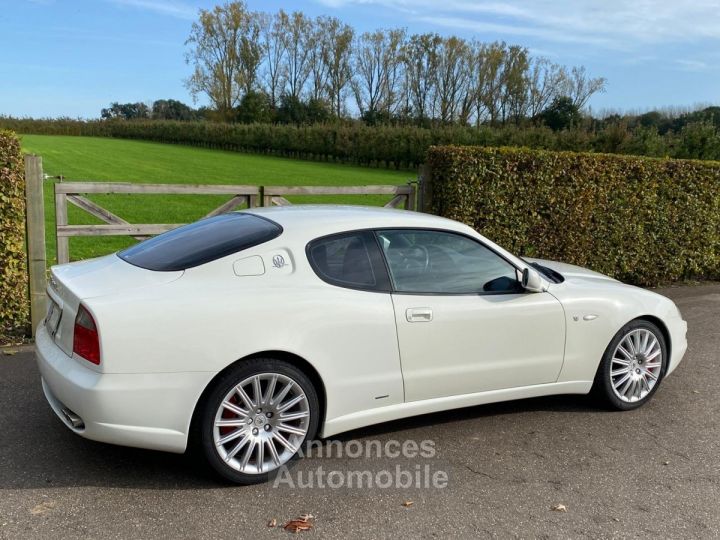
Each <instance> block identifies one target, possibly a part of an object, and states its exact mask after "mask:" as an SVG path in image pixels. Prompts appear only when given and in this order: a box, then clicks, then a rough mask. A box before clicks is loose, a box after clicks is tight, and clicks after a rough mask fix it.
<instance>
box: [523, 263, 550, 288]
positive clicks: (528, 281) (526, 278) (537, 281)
mask: <svg viewBox="0 0 720 540" xmlns="http://www.w3.org/2000/svg"><path fill="white" fill-rule="evenodd" d="M521 284H522V287H523V289H525V290H526V291H530V292H545V291H547V289H548V282H547V281H546V280H545V279H543V277H542V276H541V275H540V272H538V271H537V270H535V269H534V268H530V267H526V268H525V269H524V270H523V273H522V281H521Z"/></svg>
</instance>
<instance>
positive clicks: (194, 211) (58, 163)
mask: <svg viewBox="0 0 720 540" xmlns="http://www.w3.org/2000/svg"><path fill="white" fill-rule="evenodd" d="M21 138H22V147H23V150H24V151H25V152H27V153H32V154H38V155H40V156H42V158H43V169H44V171H45V174H49V175H51V176H59V175H62V176H63V177H64V178H65V181H105V182H136V183H166V184H242V185H295V186H302V185H318V186H359V185H367V184H395V185H397V184H404V183H406V182H407V181H408V180H411V179H413V177H414V175H413V174H412V173H411V172H407V171H406V172H402V171H400V172H398V171H390V170H385V169H369V168H364V167H351V166H348V165H339V164H334V163H318V162H311V161H302V160H294V159H287V158H278V157H270V156H258V155H248V154H238V153H237V152H223V151H219V150H206V149H203V148H195V147H187V146H179V145H169V144H161V143H151V142H142V141H129V140H121V139H108V138H94V137H66V136H54V135H22V136H21ZM53 184H54V180H47V181H46V185H45V227H46V239H47V251H48V264H54V263H55V260H56V256H55V206H54V202H53V193H54V191H53ZM88 198H90V199H92V200H93V201H95V202H96V203H98V204H100V205H101V206H103V207H105V208H107V209H108V210H110V211H111V212H113V213H115V214H117V215H119V216H120V217H122V218H123V219H126V220H127V221H129V222H130V223H187V222H190V221H194V220H197V219H199V218H201V217H202V216H204V215H205V214H207V213H208V212H209V211H211V210H212V209H213V208H215V207H217V206H220V205H221V204H222V203H223V202H225V201H226V200H228V199H229V197H226V196H216V195H134V194H133V195H124V194H123V195H92V196H89V197H88ZM389 199H390V197H383V196H366V195H351V196H342V197H339V196H338V197H335V196H319V197H294V198H293V197H289V200H290V201H291V202H293V203H296V204H298V203H351V204H366V205H382V204H384V203H386V202H387V201H388V200H389ZM68 218H69V219H68V221H69V222H70V223H71V224H78V225H80V224H94V223H100V222H99V221H98V220H96V219H95V218H93V217H92V216H90V215H89V214H87V213H85V212H83V211H82V210H80V209H78V208H75V207H74V206H72V205H69V210H68ZM134 242H135V240H133V239H132V238H130V237H125V236H113V237H96V238H71V239H70V258H71V259H72V260H80V259H87V258H90V257H97V256H100V255H104V254H107V253H112V252H114V251H117V250H118V249H122V248H124V247H127V246H129V245H131V244H133V243H134Z"/></svg>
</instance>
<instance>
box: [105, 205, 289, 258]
mask: <svg viewBox="0 0 720 540" xmlns="http://www.w3.org/2000/svg"><path fill="white" fill-rule="evenodd" d="M281 232H282V227H280V225H278V224H277V223H274V222H272V221H270V220H269V219H265V218H261V217H258V216H255V215H252V214H246V213H239V212H233V213H229V214H222V215H219V216H215V217H211V218H208V219H202V220H200V221H196V222H195V223H191V224H189V225H183V226H182V227H178V228H177V229H173V230H172V231H168V232H166V233H163V234H160V235H158V236H155V237H154V238H150V239H149V240H145V241H144V242H140V243H139V244H136V245H134V246H132V247H130V248H128V249H126V250H124V251H121V252H119V253H118V257H120V258H121V259H122V260H124V261H126V262H129V263H130V264H134V265H135V266H139V267H140V268H145V269H147V270H157V271H161V272H172V271H177V270H185V269H186V268H192V267H194V266H199V265H201V264H205V263H207V262H210V261H214V260H216V259H219V258H221V257H225V256H227V255H232V254H233V253H237V252H238V251H242V250H243V249H247V248H249V247H252V246H257V245H258V244H262V243H263V242H267V241H268V240H272V239H273V238H276V237H278V236H279V235H280V233H281Z"/></svg>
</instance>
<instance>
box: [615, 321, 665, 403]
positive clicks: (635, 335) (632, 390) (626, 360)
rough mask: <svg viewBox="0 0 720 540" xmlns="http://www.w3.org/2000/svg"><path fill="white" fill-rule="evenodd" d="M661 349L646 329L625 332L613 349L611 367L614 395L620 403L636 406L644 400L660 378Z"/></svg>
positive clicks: (656, 340)
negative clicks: (634, 404) (635, 404)
mask: <svg viewBox="0 0 720 540" xmlns="http://www.w3.org/2000/svg"><path fill="white" fill-rule="evenodd" d="M662 354H663V352H662V347H661V346H660V342H659V341H658V339H657V336H655V334H653V333H652V332H651V331H650V330H648V329H646V328H637V329H635V330H631V331H630V332H628V333H627V334H626V335H625V336H624V337H623V338H622V340H621V341H620V343H619V344H618V346H617V347H616V348H615V352H614V353H613V356H612V361H611V363H610V381H611V382H612V388H613V392H615V395H616V396H617V397H618V398H620V399H621V400H622V401H625V402H627V403H635V402H637V401H640V400H642V399H643V398H645V396H647V395H648V394H649V393H650V392H651V391H652V389H653V388H654V387H655V385H656V384H657V382H658V379H659V378H660V371H661V370H662V360H663V357H662Z"/></svg>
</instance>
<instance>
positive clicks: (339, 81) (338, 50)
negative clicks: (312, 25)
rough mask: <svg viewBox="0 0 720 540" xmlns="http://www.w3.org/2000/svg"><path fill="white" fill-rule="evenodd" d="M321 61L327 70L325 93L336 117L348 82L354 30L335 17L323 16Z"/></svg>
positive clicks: (340, 112) (340, 109)
mask: <svg viewBox="0 0 720 540" xmlns="http://www.w3.org/2000/svg"><path fill="white" fill-rule="evenodd" d="M319 26H320V27H322V28H323V41H324V47H323V49H322V50H323V56H322V62H323V64H324V65H325V69H326V70H327V93H328V96H329V97H330V106H331V108H332V110H333V111H334V112H335V115H336V116H337V117H340V116H341V115H342V109H343V103H344V93H345V88H346V87H347V85H348V83H349V82H350V78H351V71H350V55H351V53H352V49H351V47H352V40H353V36H354V31H353V29H352V27H350V26H348V25H347V24H343V23H342V22H341V21H340V20H339V19H336V18H335V17H327V18H323V19H322V22H321V23H320V24H319Z"/></svg>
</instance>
